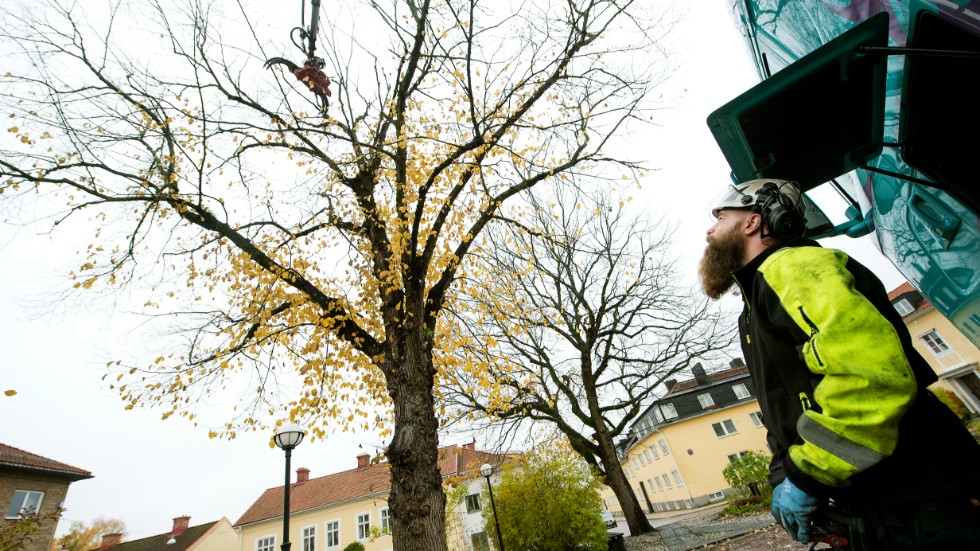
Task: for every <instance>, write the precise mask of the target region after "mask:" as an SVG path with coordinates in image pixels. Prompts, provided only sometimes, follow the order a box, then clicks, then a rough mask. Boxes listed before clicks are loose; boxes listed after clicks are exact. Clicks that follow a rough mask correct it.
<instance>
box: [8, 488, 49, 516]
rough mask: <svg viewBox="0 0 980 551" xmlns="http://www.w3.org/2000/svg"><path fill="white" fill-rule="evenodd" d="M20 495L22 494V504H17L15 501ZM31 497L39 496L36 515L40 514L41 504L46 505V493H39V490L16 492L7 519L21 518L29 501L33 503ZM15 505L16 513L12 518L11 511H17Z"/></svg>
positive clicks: (35, 508)
mask: <svg viewBox="0 0 980 551" xmlns="http://www.w3.org/2000/svg"><path fill="white" fill-rule="evenodd" d="M18 493H19V494H21V497H20V504H17V502H16V501H15V500H16V499H17V494H18ZM31 496H37V505H36V506H35V507H34V514H37V513H40V512H41V504H43V503H44V492H39V491H37V490H14V495H13V498H12V499H11V501H10V507H9V508H8V509H7V518H8V519H15V518H21V516H22V515H23V514H24V509H25V507H26V505H25V504H26V503H27V502H28V501H33V500H30V499H29V498H30V497H31ZM15 505H16V512H15V513H14V514H13V516H11V514H10V513H11V511H14V510H15V509H14V506H15Z"/></svg>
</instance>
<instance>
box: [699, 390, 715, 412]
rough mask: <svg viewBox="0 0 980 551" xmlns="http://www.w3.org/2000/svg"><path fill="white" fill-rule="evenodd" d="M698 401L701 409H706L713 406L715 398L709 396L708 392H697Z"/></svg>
mask: <svg viewBox="0 0 980 551" xmlns="http://www.w3.org/2000/svg"><path fill="white" fill-rule="evenodd" d="M698 403H699V404H701V409H708V408H710V407H714V405H715V400H714V399H713V398H712V397H711V393H710V392H705V393H704V394H698Z"/></svg>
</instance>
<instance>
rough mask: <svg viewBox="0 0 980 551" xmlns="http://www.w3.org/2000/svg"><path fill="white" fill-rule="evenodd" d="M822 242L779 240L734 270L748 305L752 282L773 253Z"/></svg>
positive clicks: (733, 274) (735, 277)
mask: <svg viewBox="0 0 980 551" xmlns="http://www.w3.org/2000/svg"><path fill="white" fill-rule="evenodd" d="M819 246H820V244H819V243H817V242H816V241H813V240H812V239H803V238H801V239H796V240H794V241H786V242H779V243H776V244H775V245H773V246H771V247H768V248H767V249H766V250H764V251H762V252H761V253H759V254H757V255H756V256H755V258H753V259H752V260H750V261H749V262H748V263H747V264H746V265H745V266H742V267H741V268H739V269H737V270H735V271H734V272H732V278H733V279H734V280H735V283H736V284H737V285H738V286H739V287H740V288H741V290H742V297H743V298H744V299H745V304H746V305H748V301H749V298H748V296H747V295H746V293H748V292H750V290H751V289H752V283H753V282H754V281H755V274H756V272H758V271H759V266H761V265H762V263H763V262H765V261H766V259H767V258H769V257H770V256H772V254H773V253H775V252H776V251H778V250H780V249H784V248H786V247H819Z"/></svg>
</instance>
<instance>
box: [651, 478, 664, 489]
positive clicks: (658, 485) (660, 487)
mask: <svg viewBox="0 0 980 551" xmlns="http://www.w3.org/2000/svg"><path fill="white" fill-rule="evenodd" d="M653 479H654V480H656V481H657V490H659V491H661V492H662V491H664V485H663V484H661V483H660V477H659V476H655V477H653Z"/></svg>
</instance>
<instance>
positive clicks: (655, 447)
mask: <svg viewBox="0 0 980 551" xmlns="http://www.w3.org/2000/svg"><path fill="white" fill-rule="evenodd" d="M650 451H652V452H653V458H654V459H660V452H658V451H657V445H656V444H654V445H652V446H650Z"/></svg>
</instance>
